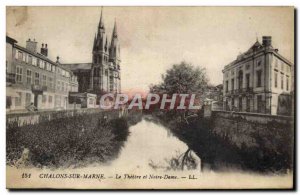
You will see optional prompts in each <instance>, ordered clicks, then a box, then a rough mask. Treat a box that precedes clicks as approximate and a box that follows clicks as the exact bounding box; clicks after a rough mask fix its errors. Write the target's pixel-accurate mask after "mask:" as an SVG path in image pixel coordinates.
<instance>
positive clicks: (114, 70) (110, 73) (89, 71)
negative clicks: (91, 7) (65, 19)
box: [63, 11, 121, 97]
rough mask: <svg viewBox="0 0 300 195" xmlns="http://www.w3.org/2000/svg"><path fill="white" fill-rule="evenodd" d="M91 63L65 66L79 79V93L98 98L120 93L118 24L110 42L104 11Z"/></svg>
mask: <svg viewBox="0 0 300 195" xmlns="http://www.w3.org/2000/svg"><path fill="white" fill-rule="evenodd" d="M91 61H92V62H91V63H71V64H63V66H64V67H67V68H68V69H70V70H72V72H73V73H74V74H75V75H76V76H77V77H78V83H79V93H85V92H89V93H94V94H97V96H98V97H100V96H101V95H102V94H104V93H107V92H110V93H120V92H121V82H120V81H121V78H120V63H121V60H120V44H119V40H118V33H117V24H116V21H115V23H114V28H113V32H112V35H111V40H110V42H109V41H108V38H107V34H106V31H105V25H104V20H103V16H102V11H101V16H100V21H99V24H98V28H97V33H96V34H95V38H94V44H93V48H92V59H91Z"/></svg>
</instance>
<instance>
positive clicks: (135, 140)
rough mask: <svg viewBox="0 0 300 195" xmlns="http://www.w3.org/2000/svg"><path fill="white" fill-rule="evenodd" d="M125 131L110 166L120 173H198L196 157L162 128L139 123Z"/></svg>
mask: <svg viewBox="0 0 300 195" xmlns="http://www.w3.org/2000/svg"><path fill="white" fill-rule="evenodd" d="M129 131H130V135H129V137H128V139H127V141H126V143H125V145H124V147H123V148H122V151H121V153H120V156H119V157H118V158H117V159H116V160H114V161H113V162H112V163H111V166H113V167H118V168H121V169H122V171H140V170H142V171H144V170H158V169H159V170H182V169H188V170H190V169H199V170H200V166H199V164H200V159H199V158H198V157H197V155H195V154H194V153H193V152H192V151H191V150H190V149H189V148H188V146H187V145H186V144H185V143H184V142H182V141H180V140H179V139H178V138H177V137H175V136H173V135H172V134H171V133H170V131H169V130H168V129H167V128H165V127H164V126H162V125H159V124H156V123H154V122H151V121H147V120H145V119H143V120H142V121H141V122H139V123H138V124H136V125H134V126H131V127H130V129H129ZM124 169H125V170H124Z"/></svg>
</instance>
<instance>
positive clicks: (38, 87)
mask: <svg viewBox="0 0 300 195" xmlns="http://www.w3.org/2000/svg"><path fill="white" fill-rule="evenodd" d="M31 90H32V92H38V93H39V92H40V93H41V92H43V91H47V86H43V85H36V84H33V85H31Z"/></svg>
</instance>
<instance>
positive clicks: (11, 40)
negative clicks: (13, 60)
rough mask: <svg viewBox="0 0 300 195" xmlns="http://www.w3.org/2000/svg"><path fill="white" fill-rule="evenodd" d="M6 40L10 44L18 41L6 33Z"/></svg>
mask: <svg viewBox="0 0 300 195" xmlns="http://www.w3.org/2000/svg"><path fill="white" fill-rule="evenodd" d="M6 42H8V43H10V44H15V43H18V41H16V40H15V39H13V38H11V37H9V36H7V35H6Z"/></svg>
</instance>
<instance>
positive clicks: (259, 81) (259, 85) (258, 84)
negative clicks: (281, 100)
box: [256, 70, 261, 87]
mask: <svg viewBox="0 0 300 195" xmlns="http://www.w3.org/2000/svg"><path fill="white" fill-rule="evenodd" d="M256 76H257V83H256V86H257V87H261V70H258V71H256Z"/></svg>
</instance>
